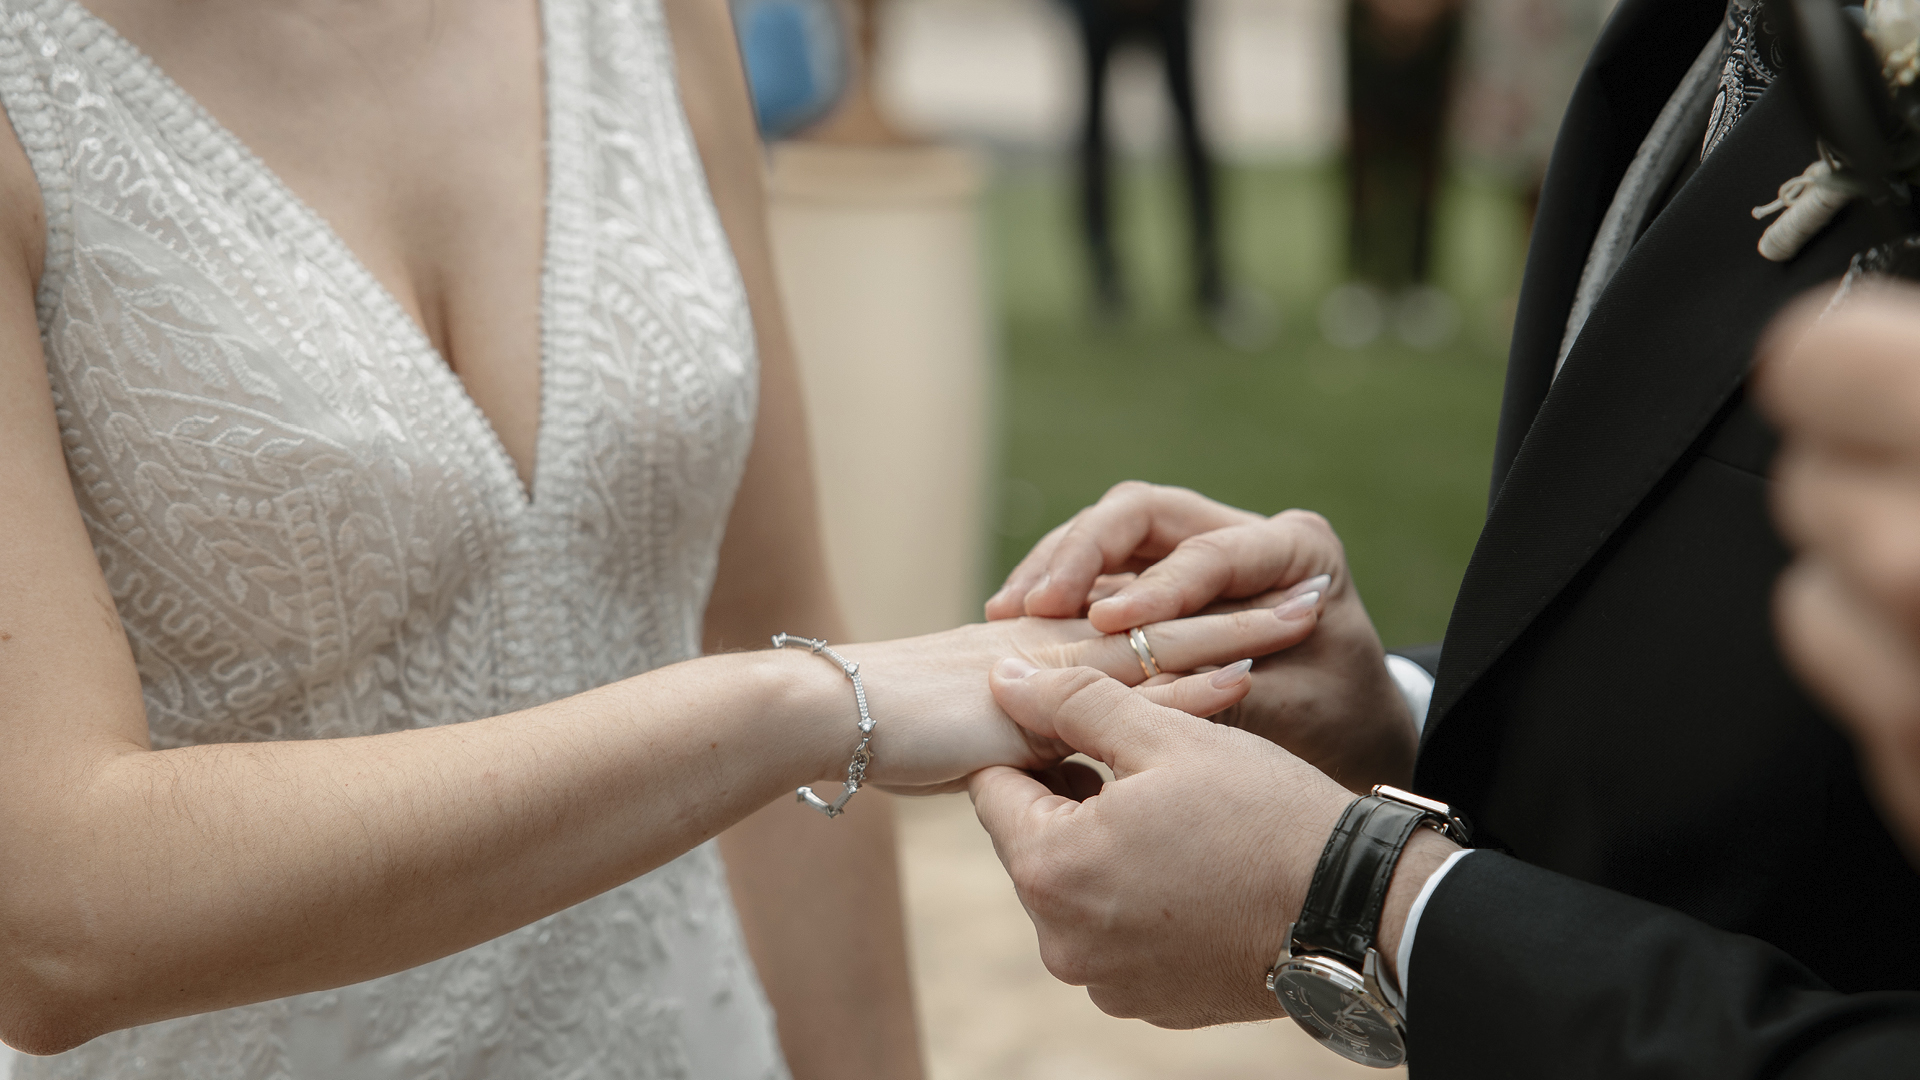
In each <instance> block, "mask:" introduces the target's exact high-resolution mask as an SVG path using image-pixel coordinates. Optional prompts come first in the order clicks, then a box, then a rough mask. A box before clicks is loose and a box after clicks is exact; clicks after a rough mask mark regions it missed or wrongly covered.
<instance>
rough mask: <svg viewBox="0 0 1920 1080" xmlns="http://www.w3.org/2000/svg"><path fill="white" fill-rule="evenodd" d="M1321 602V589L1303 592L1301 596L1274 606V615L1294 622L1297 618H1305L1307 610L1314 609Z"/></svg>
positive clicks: (1283, 620) (1284, 620)
mask: <svg viewBox="0 0 1920 1080" xmlns="http://www.w3.org/2000/svg"><path fill="white" fill-rule="evenodd" d="M1319 603H1320V590H1318V589H1315V590H1314V591H1312V592H1310V593H1301V594H1300V595H1299V596H1296V597H1294V598H1293V599H1291V600H1289V601H1287V602H1286V603H1284V604H1281V605H1280V606H1279V607H1277V608H1274V609H1273V616H1274V618H1276V619H1279V620H1280V621H1281V622H1292V621H1293V620H1295V619H1304V618H1306V616H1307V612H1309V611H1312V610H1313V609H1314V608H1315V607H1316V606H1318V605H1319Z"/></svg>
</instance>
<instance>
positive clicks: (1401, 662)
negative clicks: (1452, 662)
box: [1387, 653, 1433, 733]
mask: <svg viewBox="0 0 1920 1080" xmlns="http://www.w3.org/2000/svg"><path fill="white" fill-rule="evenodd" d="M1387 674H1389V675H1391V676H1393V685H1395V686H1396V687H1399V689H1400V696H1401V697H1402V698H1404V699H1406V702H1407V709H1408V710H1409V711H1411V712H1412V713H1413V730H1414V731H1415V732H1416V733H1418V732H1422V731H1425V730H1426V728H1427V706H1428V705H1431V704H1432V703H1433V676H1431V675H1429V674H1427V669H1426V668H1423V667H1421V666H1420V665H1419V664H1416V663H1414V662H1413V661H1411V660H1409V659H1407V658H1406V657H1404V656H1395V655H1393V654H1392V653H1388V654H1387Z"/></svg>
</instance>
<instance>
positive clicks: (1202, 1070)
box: [896, 796, 1405, 1080]
mask: <svg viewBox="0 0 1920 1080" xmlns="http://www.w3.org/2000/svg"><path fill="white" fill-rule="evenodd" d="M896 805H897V806H898V807H899V812H900V825H901V849H902V852H903V861H904V871H905V875H906V893H907V917H908V919H909V922H910V932H911V934H912V948H913V951H914V969H915V972H914V973H915V982H916V984H917V991H918V994H919V1006H920V1016H921V1025H922V1031H923V1033H924V1035H925V1038H926V1045H927V1057H928V1059H929V1063H930V1066H931V1077H930V1080H1149V1078H1151V1080H1307V1078H1310V1077H1311V1078H1316V1080H1317V1078H1329V1080H1348V1078H1351V1080H1360V1078H1363V1077H1364V1078H1368V1080H1404V1078H1405V1073H1404V1072H1401V1071H1395V1072H1390V1073H1382V1072H1377V1071H1375V1070H1373V1069H1366V1068H1362V1067H1360V1066H1358V1065H1349V1064H1348V1063H1346V1062H1344V1061H1341V1060H1339V1059H1338V1058H1335V1057H1334V1056H1333V1055H1332V1054H1329V1053H1328V1052H1326V1051H1325V1050H1322V1049H1321V1048H1320V1047H1319V1046H1317V1045H1316V1044H1314V1043H1313V1042H1312V1041H1311V1040H1309V1039H1308V1038H1307V1037H1306V1036H1305V1035H1304V1034H1302V1033H1301V1032H1300V1031H1299V1030H1298V1029H1297V1028H1295V1027H1294V1026H1293V1025H1292V1024H1291V1023H1286V1022H1278V1023H1270V1024H1250V1025H1241V1026H1237V1027H1229V1028H1214V1029H1209V1030H1204V1031H1162V1030H1160V1029H1159V1028H1155V1027H1150V1026H1148V1025H1146V1024H1143V1023H1141V1022H1139V1021H1137V1020H1116V1019H1114V1018H1112V1017H1110V1016H1107V1015H1105V1014H1104V1013H1102V1012H1101V1011H1100V1010H1099V1009H1096V1008H1094V1006H1093V1004H1092V1002H1090V1001H1088V1000H1087V996H1086V993H1085V991H1083V990H1080V989H1079V988H1077V987H1072V986H1065V985H1063V984H1061V983H1058V982H1056V981H1054V979H1053V978H1052V976H1050V975H1048V974H1047V971H1046V968H1045V967H1043V966H1041V963H1040V959H1039V955H1038V953H1037V952H1036V951H1035V948H1034V936H1033V926H1032V924H1031V923H1029V922H1028V921H1027V916H1026V913H1025V912H1024V911H1022V910H1021V908H1020V901H1019V900H1017V899H1016V898H1015V897H1014V895H1013V887H1012V886H1011V885H1010V884H1008V882H1007V878H1006V875H1005V874H1004V873H1003V872H1002V871H1001V869H1000V863H999V861H998V860H997V859H996V858H995V857H994V854H993V845H992V844H991V843H990V842H989V841H988V840H987V837H986V834H985V833H983V832H981V830H980V826H979V824H978V823H977V822H975V821H974V818H973V811H972V808H971V806H969V804H968V802H967V800H966V798H965V796H946V797H942V798H937V799H902V800H898V801H897V803H896Z"/></svg>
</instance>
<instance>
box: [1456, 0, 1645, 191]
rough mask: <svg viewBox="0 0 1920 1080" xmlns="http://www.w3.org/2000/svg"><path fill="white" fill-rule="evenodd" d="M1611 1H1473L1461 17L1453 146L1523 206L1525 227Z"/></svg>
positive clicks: (1611, 8) (1611, 7)
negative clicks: (1507, 187) (1505, 185)
mask: <svg viewBox="0 0 1920 1080" xmlns="http://www.w3.org/2000/svg"><path fill="white" fill-rule="evenodd" d="M1613 3H1614V0H1474V3H1473V5H1472V6H1471V7H1470V8H1468V9H1467V11H1466V13H1465V15H1464V26H1463V28H1462V34H1463V41H1462V44H1461V63H1460V75H1459V80H1458V83H1459V88H1458V94H1459V101H1460V104H1459V107H1458V108H1457V109H1456V110H1455V118H1454V122H1455V125H1456V131H1457V132H1458V135H1459V146H1460V147H1461V149H1462V150H1463V152H1464V153H1465V155H1466V156H1467V157H1468V158H1469V159H1470V160H1471V161H1472V162H1473V164H1474V165H1476V166H1478V167H1481V168H1484V169H1486V170H1488V171H1490V172H1492V173H1494V174H1495V175H1497V176H1499V177H1501V178H1502V179H1503V180H1505V181H1506V182H1507V183H1508V184H1509V185H1511V187H1512V189H1513V190H1514V191H1517V192H1519V193H1520V195H1521V197H1522V198H1523V199H1524V200H1525V202H1526V208H1527V222H1528V225H1529V227H1531V225H1532V222H1533V212H1534V209H1535V208H1536V207H1537V206H1538V205H1539V203H1540V185H1541V182H1542V181H1544V180H1545V179H1546V175H1547V158H1548V156H1549V155H1551V154H1552V153H1553V140H1554V136H1555V135H1557V134H1559V131H1560V116H1561V114H1562V113H1564V112H1565V111H1566V108H1567V100H1568V99H1569V98H1571V97H1572V96H1573V84H1574V80H1575V79H1576V78H1578V76H1579V74H1580V69H1581V67H1582V66H1583V64H1584V62H1585V59H1586V56H1587V53H1588V52H1590V51H1591V50H1592V49H1593V43H1594V41H1595V39H1597V38H1598V37H1599V36H1600V23H1601V22H1602V20H1603V19H1604V18H1605V16H1606V14H1607V12H1609V11H1611V10H1613Z"/></svg>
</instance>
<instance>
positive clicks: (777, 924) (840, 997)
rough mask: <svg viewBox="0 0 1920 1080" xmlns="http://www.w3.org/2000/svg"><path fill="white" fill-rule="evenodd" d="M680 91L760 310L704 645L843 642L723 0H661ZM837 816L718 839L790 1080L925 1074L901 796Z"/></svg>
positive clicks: (779, 817)
mask: <svg viewBox="0 0 1920 1080" xmlns="http://www.w3.org/2000/svg"><path fill="white" fill-rule="evenodd" d="M665 7H666V13H667V20H668V25H669V27H670V29H671V31H672V34H673V40H674V51H675V54H676V60H677V62H678V65H679V81H680V88H681V97H682V100H683V101H685V103H686V109H687V118H688V121H689V123H690V125H691V127H692V128H693V134H694V140H695V142H696V143H697V145H698V146H699V150H700V156H701V159H702V161H703V163H704V164H705V165H706V172H707V183H708V186H709V188H710V189H711V190H712V192H713V197H714V201H715V203H716V204H717V205H718V207H719V210H720V220H721V224H722V225H723V226H724V227H725V228H726V231H727V235H728V237H729V239H730V240H731V242H732V246H733V251H734V258H735V261H736V262H737V263H738V264H739V266H740V276H741V278H742V280H743V281H744V282H745V284H746V289H747V297H748V300H749V305H750V307H751V309H752V312H753V323H754V337H755V341H756V344H757V345H758V351H759V355H760V412H759V416H758V418H757V420H756V423H755V426H754V440H753V451H752V454H751V456H750V457H749V458H748V459H747V468H746V473H745V475H744V476H743V477H742V479H741V484H740V492H739V494H738V495H737V496H736V498H735V500H734V508H733V513H732V516H731V517H730V518H729V520H728V522H727V534H726V541H725V543H724V544H723V545H722V547H721V551H720V567H719V574H718V578H717V581H716V583H715V586H714V594H713V598H712V601H711V602H710V603H709V605H708V607H707V619H706V648H707V651H708V652H721V651H724V650H728V649H739V648H758V647H760V646H761V645H762V644H764V643H765V642H766V640H767V637H768V635H770V634H773V633H775V632H778V631H781V630H790V631H792V632H794V633H804V634H807V635H809V636H814V637H825V638H828V639H830V640H833V641H842V640H845V639H846V629H845V624H844V622H843V621H842V619H841V616H840V612H839V610H838V608H837V606H836V604H835V602H834V597H833V591H832V589H831V588H830V582H829V581H828V578H827V571H826V565H825V559H824V557H823V554H822V551H821V543H820V528H819V523H818V522H817V521H816V520H815V500H814V487H813V476H812V472H811V469H810V467H809V454H808V449H807V430H806V423H805V418H804V416H803V414H802V408H801V401H800V385H799V375H798V372H797V371H796V370H795V365H794V356H793V348H792V345H791V342H790V339H789V338H788V334H787V326H786V320H785V318H784V313H783V310H782V307H781V303H780V297H779V291H778V288H777V287H776V284H775V281H774V275H773V262H772V257H771V253H770V252H769V250H768V246H767V243H768V232H767V226H766V220H765V218H766V215H765V206H766V203H765V190H764V186H763V184H762V176H761V160H762V154H761V147H760V141H759V138H758V133H757V132H756V131H755V130H754V125H753V117H752V111H751V102H750V101H749V99H748V96H747V90H746V82H745V77H744V75H743V73H742V72H741V70H740V59H739V58H740V53H739V48H738V47H737V45H736V44H735V41H734V35H733V26H732V21H731V17H730V15H729V13H728V10H727V6H726V4H725V3H724V2H723V0H667V2H666V5H665ZM853 811H854V812H852V813H849V814H848V815H847V816H845V817H842V818H839V819H837V820H834V821H828V820H826V819H825V818H822V817H820V816H819V815H818V814H815V813H813V812H811V811H809V810H807V809H805V808H804V807H801V806H798V805H796V803H795V801H794V799H793V798H792V796H791V795H786V797H784V798H780V799H777V800H775V801H774V803H773V804H772V805H770V806H767V807H765V808H763V809H761V810H760V811H758V812H757V813H755V814H753V815H752V816H750V817H748V818H747V819H746V820H745V821H742V822H741V823H740V824H738V825H735V826H734V827H733V828H731V829H729V830H728V831H727V832H726V834H725V835H723V836H722V837H721V839H720V843H721V851H722V852H723V853H724V854H725V856H726V861H727V876H728V878H729V880H730V881H731V883H732V885H733V896H734V903H735V906H736V907H737V908H738V909H739V912H740V922H741V926H742V929H743V930H744V931H745V933H746V937H747V944H748V947H749V948H750V950H751V951H752V953H753V958H754V961H755V964H756V965H757V966H758V968H759V969H760V981H761V983H762V985H763V986H765V988H766V991H767V997H768V999H769V1000H770V1001H771V1002H772V1003H773V1007H774V1012H775V1015H776V1016H777V1017H778V1020H779V1025H780V1043H781V1047H782V1049H783V1050H784V1051H785V1053H786V1058H787V1067H788V1068H789V1069H790V1070H791V1071H792V1073H793V1075H794V1077H795V1078H796V1080H816V1078H819V1080H824V1078H826V1077H829V1076H832V1077H845V1078H849V1080H858V1078H863V1077H872V1078H876V1080H878V1078H882V1077H884V1078H887V1080H914V1078H915V1077H918V1076H920V1075H921V1062H920V1044H919V1037H918V1032H917V1030H916V1028H915V1021H914V1010H913V986H912V982H911V979H910V978H909V974H908V969H907V946H906V925H905V915H904V912H903V910H902V908H901V902H900V883H899V869H898V857H897V853H896V849H895V846H894V832H893V807H892V804H891V797H890V796H888V795H886V794H884V793H882V792H873V793H871V794H868V795H862V796H861V801H860V805H858V806H856V807H854V808H853Z"/></svg>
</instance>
